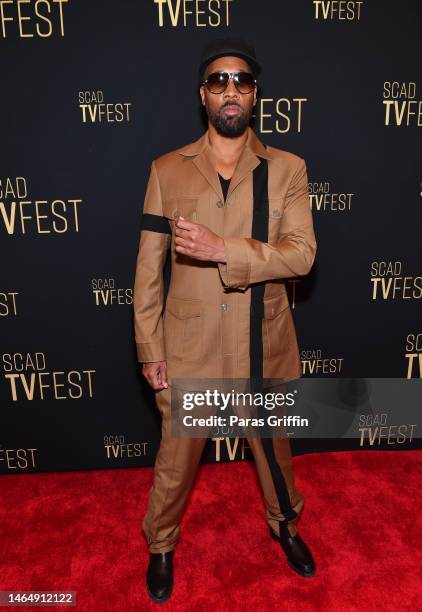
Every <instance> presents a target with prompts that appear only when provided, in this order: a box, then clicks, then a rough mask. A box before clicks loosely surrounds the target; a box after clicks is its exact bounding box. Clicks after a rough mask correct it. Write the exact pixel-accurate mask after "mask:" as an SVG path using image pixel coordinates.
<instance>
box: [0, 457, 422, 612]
mask: <svg viewBox="0 0 422 612" xmlns="http://www.w3.org/2000/svg"><path fill="white" fill-rule="evenodd" d="M294 466H295V473H296V479H297V485H298V487H299V488H300V489H301V491H302V492H303V494H304V496H305V506H304V511H303V514H302V517H301V520H300V522H299V529H300V533H301V535H302V537H303V538H304V539H305V540H306V541H307V542H308V544H309V545H310V547H311V549H312V551H313V553H314V556H315V560H316V563H317V574H316V576H315V577H314V578H302V577H300V576H297V575H296V574H295V573H294V572H293V571H292V570H291V569H290V568H289V567H288V566H287V564H286V562H285V558H284V556H283V553H282V551H281V549H280V548H279V544H278V543H277V542H274V541H273V540H271V539H270V537H269V535H268V529H267V526H266V523H265V521H264V506H263V501H262V497H261V493H260V490H259V484H258V481H257V478H256V475H255V471H254V465H253V463H247V462H245V463H231V464H227V463H226V464H212V465H201V466H200V470H199V473H198V478H197V481H196V488H195V489H194V491H193V494H192V496H191V498H190V501H189V506H188V509H187V512H186V514H185V517H184V521H183V523H182V532H181V533H182V535H181V540H180V543H179V545H178V546H177V549H176V553H175V558H174V571H175V588H174V592H173V595H172V597H171V599H170V600H169V601H168V602H167V603H165V604H161V607H160V606H159V605H156V604H152V603H150V600H149V598H148V595H147V594H146V591H145V586H144V574H145V569H146V564H147V560H148V555H147V549H146V544H145V541H144V539H143V538H142V537H141V536H140V522H141V518H142V515H143V513H144V511H145V507H146V496H147V493H148V490H149V487H150V484H151V475H152V468H141V469H124V470H109V471H89V472H67V473H49V474H17V475H13V476H10V475H7V476H0V483H1V485H0V486H1V492H2V495H1V505H0V521H1V556H0V590H39V591H41V590H55V591H59V590H62V589H64V590H74V591H77V602H78V603H77V606H76V609H77V610H81V611H85V610H87V611H91V610H92V611H98V612H103V611H106V610H113V611H122V612H126V611H132V610H133V611H137V610H150V609H155V610H157V609H162V608H165V609H168V610H183V611H185V610H193V609H195V610H207V611H211V610H230V611H233V610H239V609H242V610H251V611H252V610H253V611H263V610H282V611H283V612H284V611H286V612H305V611H315V610H321V611H322V610H323V611H324V612H326V611H335V612H343V611H347V612H348V611H359V612H366V611H370V610H374V611H377V612H378V611H379V610H382V611H383V612H385V611H387V610H394V611H396V610H400V611H403V610H412V612H414V611H416V610H418V609H419V610H421V609H422V576H421V554H420V551H421V531H422V530H421V518H420V508H421V504H422V494H421V489H422V486H421V484H422V483H421V474H422V469H421V468H422V454H421V453H420V452H418V451H402V452H394V451H380V452H377V451H375V452H374V451H357V452H342V453H325V454H311V455H304V456H299V457H295V458H294ZM20 609H21V610H23V609H28V610H34V609H36V608H20ZM55 609H59V608H55ZM60 609H62V610H63V609H66V608H60ZM68 609H70V610H72V609H73V610H74V609H75V608H68Z"/></svg>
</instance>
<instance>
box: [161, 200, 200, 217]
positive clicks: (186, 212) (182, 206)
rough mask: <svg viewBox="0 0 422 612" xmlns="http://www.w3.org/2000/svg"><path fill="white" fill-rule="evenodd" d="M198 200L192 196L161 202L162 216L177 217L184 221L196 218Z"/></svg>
mask: <svg viewBox="0 0 422 612" xmlns="http://www.w3.org/2000/svg"><path fill="white" fill-rule="evenodd" d="M197 205H198V198H196V197H194V196H186V197H183V196H182V197H174V198H169V199H167V200H164V201H163V216H164V217H167V219H177V217H179V215H182V217H185V218H186V219H189V218H195V217H196V208H197Z"/></svg>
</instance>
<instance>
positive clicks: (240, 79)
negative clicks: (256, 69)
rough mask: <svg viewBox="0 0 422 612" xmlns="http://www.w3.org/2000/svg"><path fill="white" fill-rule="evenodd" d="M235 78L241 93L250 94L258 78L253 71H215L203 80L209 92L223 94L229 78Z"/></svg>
mask: <svg viewBox="0 0 422 612" xmlns="http://www.w3.org/2000/svg"><path fill="white" fill-rule="evenodd" d="M230 79H233V81H234V84H235V86H236V89H237V91H238V92H239V93H241V94H248V93H251V91H253V90H254V87H255V85H256V79H254V77H253V74H252V73H251V72H213V73H211V74H209V75H208V78H206V79H205V81H203V82H202V85H206V87H207V89H208V91H209V92H211V93H213V94H221V93H223V91H225V90H226V88H227V85H228V84H229V80H230Z"/></svg>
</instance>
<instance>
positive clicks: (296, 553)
mask: <svg viewBox="0 0 422 612" xmlns="http://www.w3.org/2000/svg"><path fill="white" fill-rule="evenodd" d="M279 524H280V537H278V536H277V534H275V533H274V531H273V530H272V529H271V527H270V535H271V537H272V538H273V539H274V540H277V542H279V543H280V544H281V548H282V549H283V550H284V552H285V554H286V557H287V563H288V565H289V567H291V568H292V569H293V570H294V571H295V572H297V573H298V574H300V575H301V576H304V577H305V578H310V577H311V576H313V575H314V574H315V571H316V566H315V561H314V559H313V557H312V553H311V551H310V550H309V548H308V546H307V545H306V544H305V542H304V541H303V540H302V538H301V537H300V535H299V533H296V535H294V536H292V535H291V534H290V531H289V528H288V527H287V522H286V521H279Z"/></svg>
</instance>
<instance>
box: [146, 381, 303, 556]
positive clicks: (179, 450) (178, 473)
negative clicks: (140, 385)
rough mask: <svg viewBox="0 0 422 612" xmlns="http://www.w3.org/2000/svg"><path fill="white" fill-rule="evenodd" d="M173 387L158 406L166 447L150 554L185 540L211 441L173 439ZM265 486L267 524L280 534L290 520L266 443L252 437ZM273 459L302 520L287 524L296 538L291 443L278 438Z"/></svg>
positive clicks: (157, 471)
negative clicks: (183, 527) (191, 499)
mask: <svg viewBox="0 0 422 612" xmlns="http://www.w3.org/2000/svg"><path fill="white" fill-rule="evenodd" d="M170 400H171V387H170V386H169V387H168V388H167V389H162V390H161V391H158V392H156V401H157V407H158V409H159V411H160V414H161V416H162V425H161V443H160V448H159V450H158V453H157V457H156V460H155V466H154V477H153V484H152V487H151V489H150V492H149V498H148V507H147V512H146V514H145V516H144V519H143V522H142V529H143V532H144V534H145V536H146V540H147V543H148V548H149V552H151V553H154V552H168V551H170V550H173V549H174V548H175V546H176V544H177V542H178V540H179V536H180V522H181V520H182V516H183V513H184V510H185V506H186V502H187V498H188V495H189V492H190V490H191V488H192V486H193V483H194V480H195V476H196V473H197V469H198V465H199V462H200V459H201V456H202V452H203V449H204V446H205V443H206V441H207V438H174V437H172V435H171V416H170V414H171V413H170ZM248 443H249V446H250V447H251V450H252V453H253V456H254V459H255V465H256V468H257V472H258V476H259V480H260V483H261V487H262V491H263V495H264V500H265V507H266V521H267V523H268V525H269V526H270V527H271V528H272V529H273V531H274V532H275V533H276V534H279V523H278V521H283V520H285V516H284V515H283V513H282V512H281V510H280V504H279V501H278V497H277V494H276V489H275V486H274V482H273V479H272V475H271V472H270V467H269V464H268V461H267V458H266V455H265V453H264V449H263V446H262V440H261V438H257V437H250V438H248ZM273 448H274V454H275V458H276V461H277V464H278V466H279V467H280V469H281V472H282V475H283V477H284V481H285V484H286V487H287V490H288V495H289V498H290V504H291V506H292V508H293V510H294V511H295V512H296V513H297V517H296V518H294V519H293V520H290V521H289V522H288V529H289V531H290V533H291V534H292V535H295V534H296V533H297V527H296V523H297V521H298V519H299V518H300V516H299V515H300V513H301V511H302V508H303V504H304V497H303V495H302V493H301V492H300V491H299V490H298V489H297V488H296V486H295V482H294V474H293V469H292V456H291V449H290V440H289V438H282V437H280V438H273Z"/></svg>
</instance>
